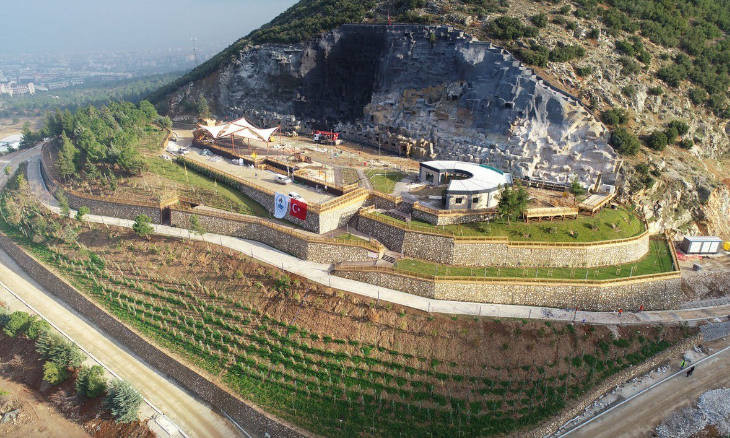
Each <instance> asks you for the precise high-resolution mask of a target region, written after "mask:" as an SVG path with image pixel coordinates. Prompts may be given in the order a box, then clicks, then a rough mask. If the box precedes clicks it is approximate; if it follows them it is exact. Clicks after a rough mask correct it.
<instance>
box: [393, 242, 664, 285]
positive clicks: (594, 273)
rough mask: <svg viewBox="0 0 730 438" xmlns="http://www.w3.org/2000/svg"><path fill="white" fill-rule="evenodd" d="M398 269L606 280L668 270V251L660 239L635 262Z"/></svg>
mask: <svg viewBox="0 0 730 438" xmlns="http://www.w3.org/2000/svg"><path fill="white" fill-rule="evenodd" d="M395 269H396V270H398V271H403V272H409V273H416V274H426V275H438V276H458V277H509V278H564V279H571V278H574V279H588V280H609V279H615V278H625V277H629V276H637V275H646V274H656V273H660V272H669V271H672V270H673V269H672V255H671V253H670V250H669V245H668V244H667V242H666V241H665V240H663V239H661V240H654V239H652V240H650V241H649V253H648V254H647V255H646V256H644V258H642V259H641V260H639V261H637V262H635V263H626V264H622V265H615V266H605V267H600V268H496V267H487V268H469V267H464V266H452V265H441V264H438V263H431V262H427V261H423V260H415V259H403V260H399V261H398V263H397V264H396V266H395Z"/></svg>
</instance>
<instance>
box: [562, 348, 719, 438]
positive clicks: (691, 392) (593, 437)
mask: <svg viewBox="0 0 730 438" xmlns="http://www.w3.org/2000/svg"><path fill="white" fill-rule="evenodd" d="M727 387H730V350H725V352H723V353H721V354H719V355H717V356H715V357H713V358H712V359H709V360H707V361H705V362H703V363H702V364H700V365H698V366H697V368H696V369H695V372H694V374H692V376H691V377H685V375H684V374H682V375H679V376H677V377H674V378H673V379H671V380H669V381H667V382H665V383H662V384H661V385H659V386H657V387H655V388H653V389H651V390H649V391H647V392H645V393H644V394H642V395H640V396H638V397H636V398H635V399H633V400H631V401H630V402H628V403H626V404H624V405H622V406H620V407H619V408H616V409H614V410H613V411H611V412H610V413H608V414H606V415H604V416H602V417H600V418H599V419H597V420H596V421H594V422H592V423H590V424H588V425H586V426H584V427H583V428H581V429H578V430H577V431H575V432H573V433H571V434H569V435H568V438H582V437H585V438H616V437H622V438H623V437H649V436H651V434H652V431H653V430H654V429H655V428H656V426H657V425H659V423H661V422H662V421H663V420H664V419H665V418H666V417H667V415H669V414H670V413H671V412H672V411H674V410H675V409H678V408H681V407H684V406H689V405H691V404H692V403H694V402H695V401H696V400H697V398H698V397H699V396H700V395H701V394H702V393H704V392H705V391H709V390H711V389H716V388H727Z"/></svg>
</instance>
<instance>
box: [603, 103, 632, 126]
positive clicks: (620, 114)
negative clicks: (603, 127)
mask: <svg viewBox="0 0 730 438" xmlns="http://www.w3.org/2000/svg"><path fill="white" fill-rule="evenodd" d="M601 120H602V121H603V123H605V124H607V125H611V126H616V125H623V124H624V123H626V122H628V121H629V114H628V113H627V112H626V110H625V109H623V108H618V107H613V108H611V109H608V110H605V111H603V112H601Z"/></svg>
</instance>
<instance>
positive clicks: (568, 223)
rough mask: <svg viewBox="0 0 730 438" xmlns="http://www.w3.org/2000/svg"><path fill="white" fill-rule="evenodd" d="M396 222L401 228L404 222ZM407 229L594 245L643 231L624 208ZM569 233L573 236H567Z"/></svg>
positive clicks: (417, 224)
mask: <svg viewBox="0 0 730 438" xmlns="http://www.w3.org/2000/svg"><path fill="white" fill-rule="evenodd" d="M376 214H377V213H376ZM387 220H394V221H398V220H397V219H393V218H391V217H387ZM398 222H400V221H398ZM400 223H401V224H403V225H405V222H400ZM409 227H410V228H413V229H417V230H423V231H431V232H438V233H444V234H450V235H455V236H493V237H506V238H508V239H509V240H512V241H524V242H530V241H532V242H596V241H600V240H613V239H624V238H627V237H633V236H638V235H639V234H641V233H643V232H644V231H645V229H646V228H645V226H644V223H643V222H642V221H641V219H639V217H638V216H637V215H636V213H634V212H632V211H630V210H628V209H627V208H624V207H619V208H617V209H615V210H614V209H611V208H604V209H603V210H601V211H600V212H598V213H596V215H595V216H593V217H591V216H583V215H580V216H578V218H577V219H564V220H560V219H557V220H553V221H552V222H551V221H542V222H529V223H525V222H524V221H513V222H512V223H507V222H506V221H504V220H502V219H497V220H494V221H491V222H472V223H468V224H456V225H443V226H435V225H431V224H429V223H426V222H421V221H417V220H414V221H411V223H410V225H409ZM571 231H572V232H573V235H571V234H570V233H571Z"/></svg>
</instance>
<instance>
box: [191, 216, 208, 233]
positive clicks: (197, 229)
mask: <svg viewBox="0 0 730 438" xmlns="http://www.w3.org/2000/svg"><path fill="white" fill-rule="evenodd" d="M190 229H191V230H192V231H193V232H194V233H196V234H204V233H205V227H203V225H202V224H201V223H200V219H198V216H197V215H192V216H190Z"/></svg>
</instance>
